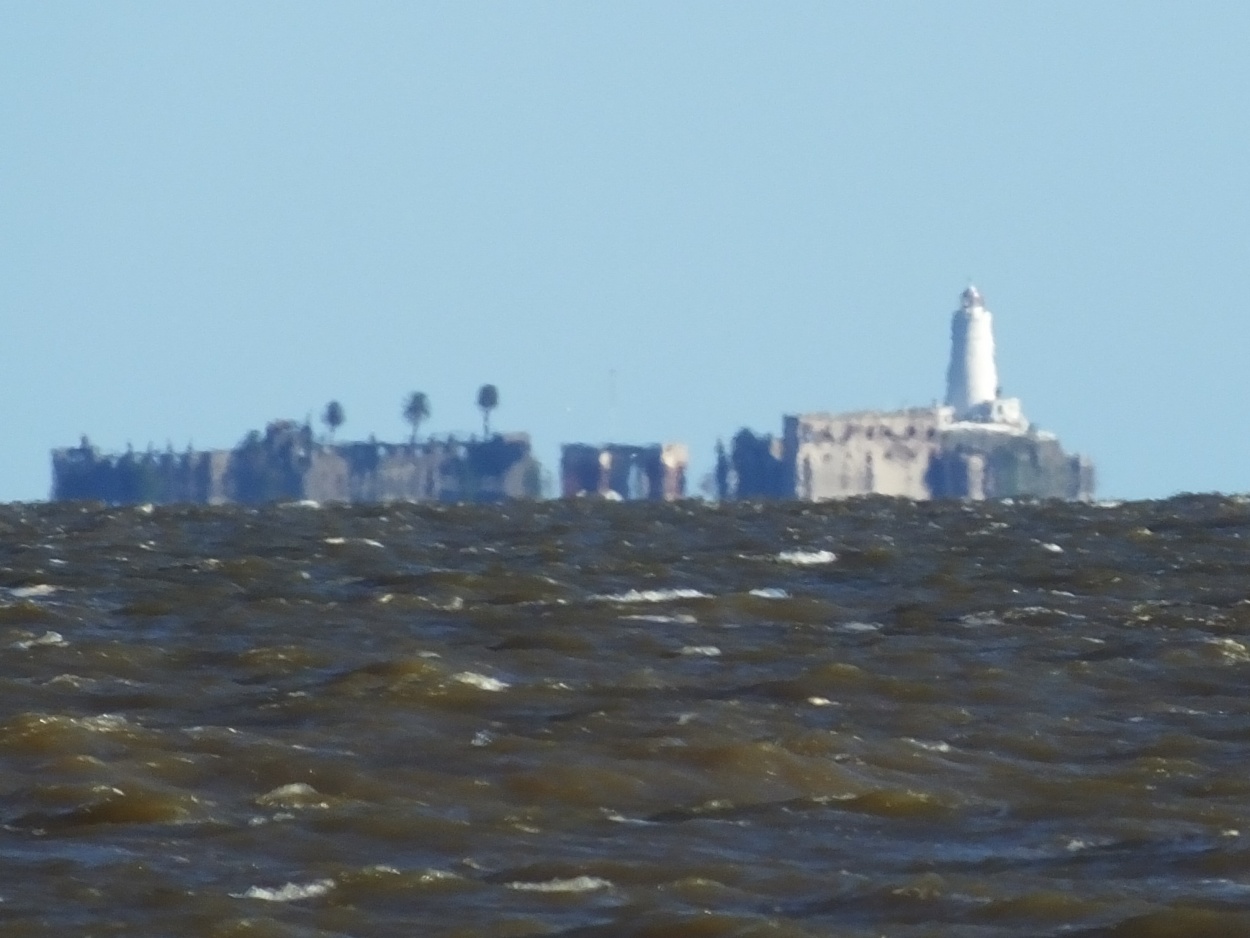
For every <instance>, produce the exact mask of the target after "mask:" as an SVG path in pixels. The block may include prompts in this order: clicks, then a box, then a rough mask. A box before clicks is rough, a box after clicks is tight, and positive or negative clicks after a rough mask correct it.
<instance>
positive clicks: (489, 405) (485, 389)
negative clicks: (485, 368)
mask: <svg viewBox="0 0 1250 938" xmlns="http://www.w3.org/2000/svg"><path fill="white" fill-rule="evenodd" d="M477 406H478V407H480V408H481V409H482V435H483V436H485V437H489V436H490V412H491V411H492V410H494V409H495V408H496V407H498V406H499V388H497V387H495V386H494V385H493V384H484V385H482V386H481V387H480V388H478V392H477Z"/></svg>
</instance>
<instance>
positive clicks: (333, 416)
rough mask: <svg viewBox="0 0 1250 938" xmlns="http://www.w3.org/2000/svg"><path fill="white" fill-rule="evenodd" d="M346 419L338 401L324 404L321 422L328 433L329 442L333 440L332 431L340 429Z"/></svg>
mask: <svg viewBox="0 0 1250 938" xmlns="http://www.w3.org/2000/svg"><path fill="white" fill-rule="evenodd" d="M346 419H347V417H346V416H345V415H344V413H343V405H342V404H340V403H339V402H338V401H330V403H328V404H326V409H325V410H324V411H322V413H321V422H322V423H324V424H325V425H326V428H327V429H328V430H329V431H330V439H331V440H333V439H334V431H335V430H337V429H338V428H339V427H341V426H342V425H343V421H344V420H346Z"/></svg>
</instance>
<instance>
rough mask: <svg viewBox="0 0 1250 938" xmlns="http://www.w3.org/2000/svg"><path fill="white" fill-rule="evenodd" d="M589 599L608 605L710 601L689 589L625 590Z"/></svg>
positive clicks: (704, 594)
mask: <svg viewBox="0 0 1250 938" xmlns="http://www.w3.org/2000/svg"><path fill="white" fill-rule="evenodd" d="M590 598H591V599H597V600H599V601H600V602H608V603H667V602H673V601H674V600H678V599H711V597H710V596H708V594H707V593H701V592H699V590H691V589H667V590H626V591H625V592H624V593H609V594H606V595H601V596H592V597H590Z"/></svg>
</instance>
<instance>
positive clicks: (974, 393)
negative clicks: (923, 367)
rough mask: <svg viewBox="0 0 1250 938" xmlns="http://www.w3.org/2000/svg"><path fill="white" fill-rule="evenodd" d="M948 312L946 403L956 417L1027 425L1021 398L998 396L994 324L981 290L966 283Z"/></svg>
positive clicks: (1021, 427) (1013, 426)
mask: <svg viewBox="0 0 1250 938" xmlns="http://www.w3.org/2000/svg"><path fill="white" fill-rule="evenodd" d="M959 300H960V308H959V309H957V310H955V312H954V314H953V315H952V316H951V361H950V366H949V367H948V368H947V369H946V405H947V406H948V407H950V408H951V410H952V411H953V417H954V419H955V420H957V421H974V422H977V423H988V424H998V425H1000V426H1002V427H1003V428H1004V429H1006V428H1008V427H1010V428H1012V429H1023V428H1024V427H1026V426H1027V425H1028V421H1026V420H1025V419H1024V416H1023V414H1022V413H1021V409H1020V401H1019V400H1017V399H1015V398H1006V399H1005V398H1003V397H1001V396H1000V392H999V384H998V366H997V365H996V364H995V363H994V324H993V317H992V316H991V315H990V311H989V310H988V309H986V308H985V301H984V299H983V297H982V296H981V291H979V290H978V289H977V288H976V287H974V286H972V285H971V284H969V286H968V289H966V290H964V292H963V293H962V294H961V295H960V297H959Z"/></svg>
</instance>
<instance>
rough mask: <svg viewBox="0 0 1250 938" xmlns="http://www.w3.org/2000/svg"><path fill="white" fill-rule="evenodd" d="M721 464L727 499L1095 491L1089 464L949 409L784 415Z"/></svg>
mask: <svg viewBox="0 0 1250 938" xmlns="http://www.w3.org/2000/svg"><path fill="white" fill-rule="evenodd" d="M720 463H721V464H720V465H718V471H717V477H718V491H719V492H720V496H721V498H783V499H786V498H797V499H800V500H803V501H825V500H829V499H837V498H850V497H853V496H856V495H892V496H897V497H901V498H913V499H929V498H970V499H982V498H1006V497H1032V498H1064V499H1088V498H1091V497H1092V496H1093V494H1094V469H1093V466H1092V464H1091V463H1090V462H1089V460H1087V459H1084V458H1083V457H1080V456H1073V455H1070V454H1068V453H1065V452H1064V451H1063V448H1062V447H1061V446H1060V445H1059V441H1058V440H1056V439H1055V438H1054V437H1053V436H1051V435H1049V434H1044V433H1037V432H1034V431H1031V430H1022V429H1020V427H1019V426H1017V425H1013V424H993V423H986V424H983V423H974V422H956V421H954V420H952V409H951V408H949V407H929V408H913V409H910V410H901V411H860V412H856V413H847V414H800V415H797V416H789V417H786V418H785V424H784V431H783V434H782V437H781V438H780V439H775V438H773V437H767V436H766V437H757V436H755V435H754V434H752V433H750V432H749V431H747V430H743V431H741V432H739V433H738V434H737V435H736V436H735V437H734V440H733V447H732V452H731V454H729V455H725V456H723V457H722V459H721V461H720Z"/></svg>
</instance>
